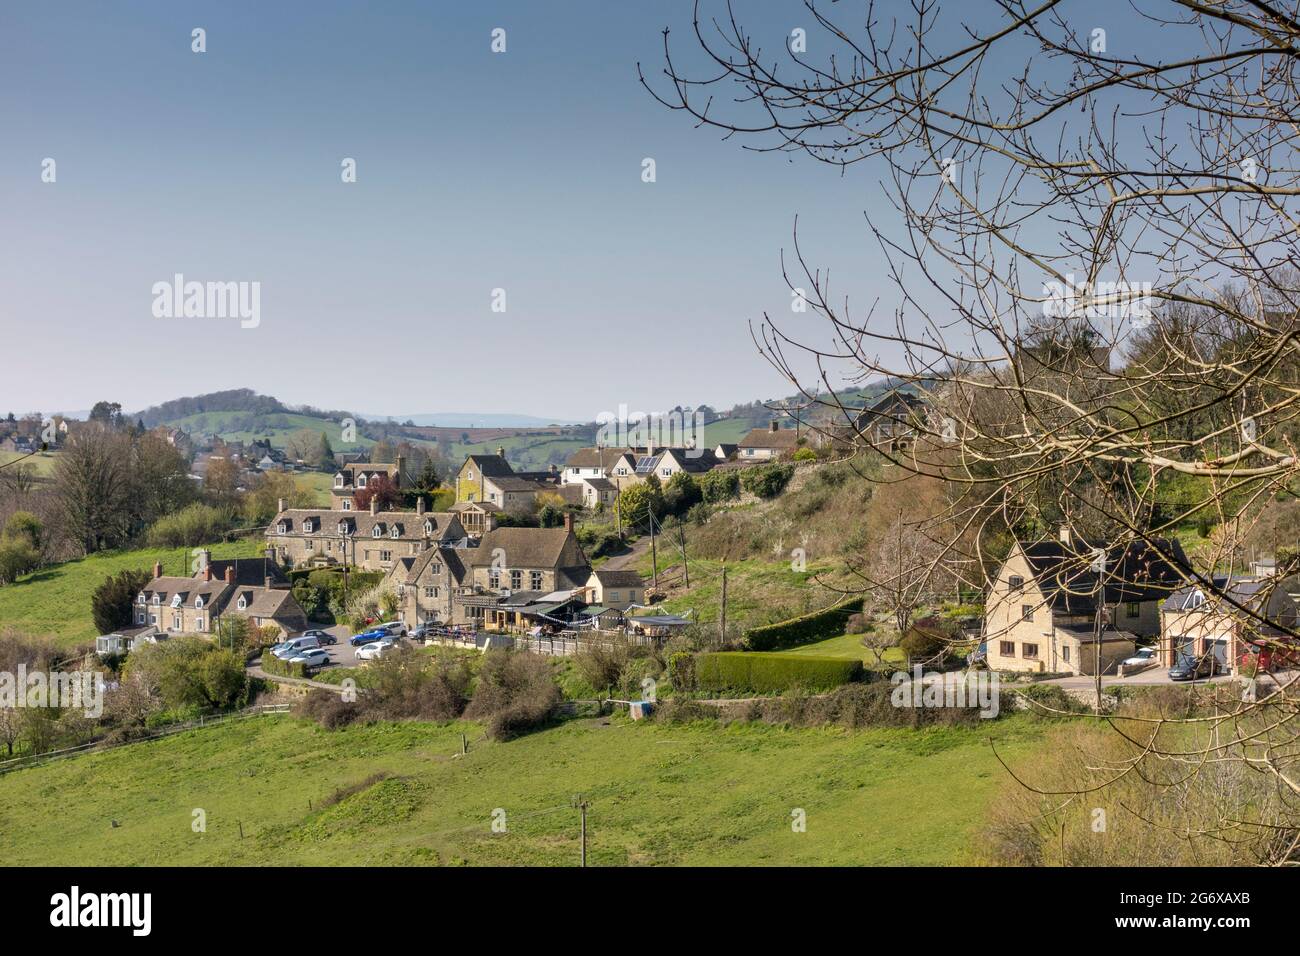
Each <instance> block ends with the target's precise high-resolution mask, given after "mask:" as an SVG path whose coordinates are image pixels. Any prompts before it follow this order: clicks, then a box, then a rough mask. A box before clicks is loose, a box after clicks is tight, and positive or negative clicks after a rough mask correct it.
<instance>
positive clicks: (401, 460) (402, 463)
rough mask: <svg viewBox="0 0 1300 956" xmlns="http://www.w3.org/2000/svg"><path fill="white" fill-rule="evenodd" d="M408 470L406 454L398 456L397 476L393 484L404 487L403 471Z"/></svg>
mask: <svg viewBox="0 0 1300 956" xmlns="http://www.w3.org/2000/svg"><path fill="white" fill-rule="evenodd" d="M404 471H406V456H405V455H398V456H397V476H396V477H395V478H394V479H393V484H394V485H396V486H397V487H398V488H400V487H402V473H403V472H404Z"/></svg>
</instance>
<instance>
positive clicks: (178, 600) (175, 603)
mask: <svg viewBox="0 0 1300 956" xmlns="http://www.w3.org/2000/svg"><path fill="white" fill-rule="evenodd" d="M180 606H181V596H180V595H179V594H177V595H176V596H175V597H173V598H172V607H180Z"/></svg>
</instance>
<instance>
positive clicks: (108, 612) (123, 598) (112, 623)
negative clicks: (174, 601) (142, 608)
mask: <svg viewBox="0 0 1300 956" xmlns="http://www.w3.org/2000/svg"><path fill="white" fill-rule="evenodd" d="M150 578H151V575H150V573H149V572H148V571H144V570H141V571H131V570H127V571H119V572H118V573H117V574H116V575H112V576H109V577H106V578H104V583H103V584H101V585H100V586H99V587H97V588H95V591H94V593H93V594H92V595H91V596H90V613H91V616H92V617H93V618H94V619H95V627H97V628H99V633H100V634H109V633H112V632H113V631H115V630H117V629H118V628H119V627H128V626H130V624H131V623H132V620H133V617H132V615H133V614H134V613H135V598H136V595H137V594H139V593H140V589H141V588H143V587H144V586H145V585H146V584H148V583H149V580H150Z"/></svg>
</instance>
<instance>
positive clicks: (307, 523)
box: [302, 518, 316, 534]
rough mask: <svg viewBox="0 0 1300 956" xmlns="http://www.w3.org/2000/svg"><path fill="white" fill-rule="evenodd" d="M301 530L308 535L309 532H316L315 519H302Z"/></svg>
mask: <svg viewBox="0 0 1300 956" xmlns="http://www.w3.org/2000/svg"><path fill="white" fill-rule="evenodd" d="M302 530H303V531H306V532H307V533H308V534H310V533H311V532H313V531H315V530H316V519H315V518H303V520H302Z"/></svg>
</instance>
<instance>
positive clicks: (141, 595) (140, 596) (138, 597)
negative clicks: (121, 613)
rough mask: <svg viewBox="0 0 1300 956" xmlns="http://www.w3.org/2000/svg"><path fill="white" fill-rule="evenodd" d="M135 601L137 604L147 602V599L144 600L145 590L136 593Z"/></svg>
mask: <svg viewBox="0 0 1300 956" xmlns="http://www.w3.org/2000/svg"><path fill="white" fill-rule="evenodd" d="M135 601H136V603H137V604H143V603H145V601H144V592H143V591H141V592H140V593H139V594H137V595H136V598H135Z"/></svg>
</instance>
